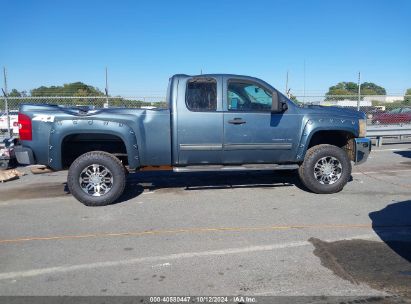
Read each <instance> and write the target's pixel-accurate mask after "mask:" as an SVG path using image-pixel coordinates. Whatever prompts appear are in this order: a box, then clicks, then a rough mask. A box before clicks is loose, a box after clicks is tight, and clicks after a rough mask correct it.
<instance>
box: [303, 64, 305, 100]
mask: <svg viewBox="0 0 411 304" xmlns="http://www.w3.org/2000/svg"><path fill="white" fill-rule="evenodd" d="M304 102H305V59H304V97H303V103H304Z"/></svg>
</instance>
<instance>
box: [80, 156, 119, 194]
mask: <svg viewBox="0 0 411 304" xmlns="http://www.w3.org/2000/svg"><path fill="white" fill-rule="evenodd" d="M79 183H80V187H81V189H82V190H83V191H84V192H85V193H87V194H88V195H91V196H102V195H105V194H107V193H108V192H109V191H110V190H111V189H112V188H113V174H112V173H111V171H110V170H109V169H108V168H106V167H105V166H103V165H99V164H92V165H90V166H87V167H86V168H84V170H83V171H81V173H80V178H79Z"/></svg>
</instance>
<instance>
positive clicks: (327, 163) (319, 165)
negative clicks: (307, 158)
mask: <svg viewBox="0 0 411 304" xmlns="http://www.w3.org/2000/svg"><path fill="white" fill-rule="evenodd" d="M341 174H342V165H341V163H340V161H339V160H338V159H336V158H335V157H332V156H326V157H323V158H320V159H319V160H318V161H317V162H316V163H315V166H314V177H315V179H316V180H317V181H318V182H319V183H320V184H322V185H332V184H334V183H336V182H337V181H338V180H339V179H340V178H341Z"/></svg>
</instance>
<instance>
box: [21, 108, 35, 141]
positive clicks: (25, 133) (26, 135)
mask: <svg viewBox="0 0 411 304" xmlns="http://www.w3.org/2000/svg"><path fill="white" fill-rule="evenodd" d="M18 121H19V135H20V139H21V140H32V129H31V119H30V117H29V116H27V115H24V114H21V113H19V118H18Z"/></svg>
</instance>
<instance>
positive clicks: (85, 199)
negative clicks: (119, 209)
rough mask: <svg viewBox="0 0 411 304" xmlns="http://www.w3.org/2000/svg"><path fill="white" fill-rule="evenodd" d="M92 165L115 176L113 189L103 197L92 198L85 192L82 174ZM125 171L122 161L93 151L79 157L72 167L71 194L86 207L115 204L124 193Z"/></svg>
mask: <svg viewBox="0 0 411 304" xmlns="http://www.w3.org/2000/svg"><path fill="white" fill-rule="evenodd" d="M92 164H99V165H102V166H104V167H106V168H107V169H109V170H110V172H111V173H112V176H113V183H112V188H111V189H110V191H108V192H107V193H106V194H103V195H101V196H92V195H89V194H87V193H86V192H84V191H83V189H82V188H81V186H80V182H79V178H80V174H81V172H82V171H83V170H84V169H85V168H87V167H88V166H90V165H92ZM125 185H126V174H125V169H124V166H123V164H122V163H121V161H120V160H119V159H118V158H117V157H115V156H113V155H112V154H110V153H107V152H103V151H93V152H88V153H85V154H83V155H81V156H79V157H78V158H77V159H76V160H75V161H74V162H73V163H72V164H71V166H70V169H69V171H68V176H67V186H68V188H69V191H70V193H71V194H72V195H73V196H74V197H75V198H76V199H77V200H78V201H80V202H81V203H83V204H84V205H86V206H106V205H110V204H112V203H114V202H115V201H116V200H117V199H118V198H119V197H120V196H121V194H122V193H123V192H124V188H125Z"/></svg>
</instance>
